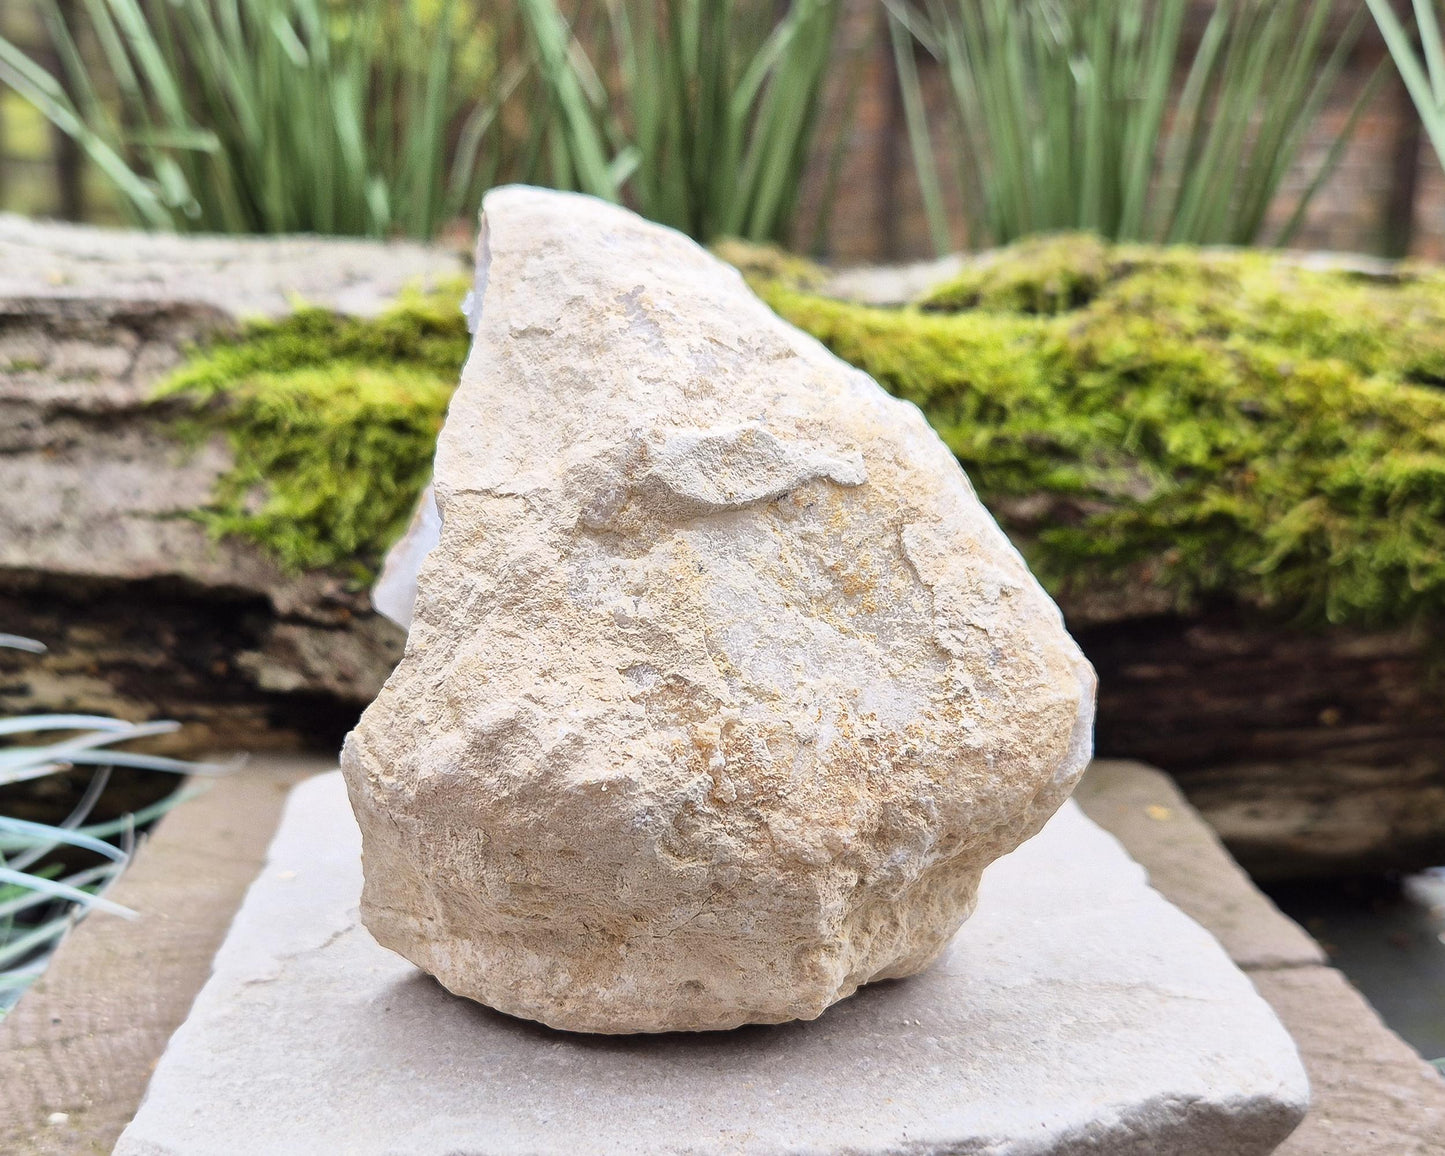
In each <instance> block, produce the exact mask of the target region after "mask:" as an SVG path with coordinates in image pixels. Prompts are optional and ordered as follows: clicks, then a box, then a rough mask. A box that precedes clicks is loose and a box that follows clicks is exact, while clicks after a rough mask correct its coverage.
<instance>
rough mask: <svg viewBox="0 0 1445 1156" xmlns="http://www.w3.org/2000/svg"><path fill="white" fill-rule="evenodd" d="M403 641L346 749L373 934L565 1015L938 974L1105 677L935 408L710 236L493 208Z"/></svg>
mask: <svg viewBox="0 0 1445 1156" xmlns="http://www.w3.org/2000/svg"><path fill="white" fill-rule="evenodd" d="M484 210H485V211H484V218H483V229H482V239H481V241H480V244H479V262H478V278H477V282H478V283H477V294H476V297H477V301H476V305H477V309H478V314H479V315H478V317H477V319H476V326H477V331H476V339H475V343H474V346H473V349H472V354H471V357H470V358H469V360H468V363H467V366H466V368H465V370H464V371H463V375H462V383H461V387H460V389H459V391H458V393H457V394H456V397H455V399H454V400H453V402H452V408H451V412H450V415H449V417H448V419H447V424H446V427H445V429H444V430H443V432H442V436H441V440H440V444H439V446H438V450H437V461H436V476H435V492H436V502H437V507H438V509H439V511H440V515H441V533H440V541H439V543H438V545H437V546H436V547H435V548H434V549H433V550H432V551H431V552H430V553H429V554H428V555H427V556H426V558H425V559H424V560H423V561H422V562H421V565H420V572H419V576H418V596H417V601H416V605H415V609H414V618H413V622H412V627H411V633H410V637H409V640H408V643H407V650H406V655H405V657H404V658H403V660H402V662H401V664H400V666H399V667H398V668H397V670H396V672H395V673H394V674H393V675H392V677H391V678H390V680H389V681H388V682H387V684H386V687H385V689H384V690H383V691H382V693H381V695H380V696H379V697H378V698H377V700H376V702H375V703H373V704H372V706H371V707H370V708H368V710H367V711H366V713H365V715H364V716H363V718H362V720H361V722H360V724H359V725H358V726H357V729H356V730H355V731H354V732H353V733H352V734H351V735H350V737H349V738H348V740H347V743H346V748H345V750H344V752H343V756H342V765H343V769H344V770H345V772H346V779H347V784H348V788H349V791H350V795H351V799H352V804H353V806H354V808H355V809H356V812H357V815H358V818H359V820H360V824H361V828H362V832H363V836H364V864H365V870H366V886H365V891H364V894H363V900H362V913H363V918H364V920H365V922H366V925H367V926H368V927H369V928H370V930H371V931H372V933H373V934H374V935H375V936H376V938H377V939H378V940H379V941H380V942H381V943H382V944H384V945H385V946H387V947H390V948H392V949H394V950H396V951H398V952H400V953H401V954H403V955H405V956H406V957H407V958H409V959H411V960H412V961H413V962H415V963H416V964H418V965H419V966H420V967H422V968H425V969H426V970H427V971H429V972H431V973H432V974H434V975H436V976H437V978H438V979H440V980H441V982H442V983H443V984H445V985H446V986H447V987H448V988H450V989H451V990H453V991H455V992H457V993H459V994H462V995H465V996H470V997H472V998H474V999H477V1000H480V1001H482V1002H483V1003H486V1004H489V1005H491V1006H492V1007H495V1008H497V1009H499V1010H501V1011H504V1012H509V1013H511V1014H514V1015H519V1016H525V1017H529V1018H532V1019H536V1020H540V1021H542V1022H544V1023H546V1024H549V1025H551V1026H553V1027H559V1028H567V1029H572V1030H577V1031H591V1032H656V1031H669V1030H679V1029H681V1030H692V1029H722V1028H731V1027H735V1026H737V1025H740V1024H744V1023H775V1022H780V1021H784V1020H791V1019H808V1018H812V1017H814V1016H817V1015H818V1014H819V1013H821V1012H822V1011H823V1009H825V1008H826V1007H828V1005H830V1004H832V1003H833V1002H835V1001H836V1000H839V999H842V998H843V997H845V996H847V995H849V994H850V993H852V992H853V991H854V990H856V989H857V987H858V986H859V985H861V984H864V983H868V982H869V981H872V980H878V979H886V978H894V977H900V976H906V975H909V974H911V973H913V972H916V971H919V970H920V969H922V968H924V967H926V966H927V965H928V964H929V963H930V962H931V961H932V960H933V959H934V958H935V957H936V956H937V955H938V953H939V952H940V951H941V949H942V948H943V946H944V945H945V944H946V943H947V942H948V940H949V939H950V937H951V936H952V935H953V934H954V932H955V931H956V930H957V929H958V927H959V926H960V924H961V923H962V922H963V921H964V920H965V919H966V918H967V917H968V915H969V913H970V911H971V910H972V907H973V904H974V899H975V894H976V890H977V886H978V880H979V876H980V874H981V872H982V871H983V869H984V867H986V866H987V865H988V864H989V863H990V862H992V861H993V860H994V859H996V858H997V857H999V856H1000V855H1003V854H1005V853H1007V852H1008V851H1010V850H1012V849H1013V848H1014V847H1015V846H1017V845H1018V844H1019V843H1020V842H1021V841H1022V840H1024V839H1026V838H1028V837H1029V836H1030V835H1032V834H1033V833H1035V832H1036V831H1037V830H1038V829H1039V828H1040V827H1041V826H1042V824H1043V823H1044V821H1045V820H1046V819H1047V818H1048V817H1049V816H1050V815H1051V814H1052V813H1053V812H1054V810H1055V809H1056V808H1057V807H1058V806H1059V805H1060V804H1061V803H1062V802H1063V800H1064V799H1065V798H1066V797H1067V795H1068V793H1069V791H1070V790H1071V789H1072V788H1073V785H1074V783H1075V781H1076V780H1077V778H1078V776H1079V775H1080V774H1081V773H1082V771H1083V769H1084V766H1085V763H1086V762H1087V760H1088V756H1089V752H1090V746H1091V729H1092V719H1093V698H1094V676H1093V671H1092V669H1091V668H1090V667H1089V665H1088V663H1087V662H1086V661H1085V660H1084V658H1083V657H1082V655H1081V654H1080V652H1079V650H1078V648H1077V647H1076V646H1075V645H1074V643H1073V641H1072V640H1071V639H1070V638H1069V636H1068V634H1067V633H1066V632H1065V630H1064V627H1063V624H1062V619H1061V617H1060V615H1059V612H1058V610H1057V609H1056V608H1055V607H1054V605H1053V604H1052V603H1051V602H1050V601H1049V599H1048V597H1047V596H1046V595H1045V594H1044V592H1043V590H1042V589H1041V588H1040V587H1039V586H1038V584H1037V583H1036V582H1035V581H1034V579H1033V578H1032V576H1031V575H1030V574H1029V572H1028V570H1027V568H1026V567H1025V565H1024V563H1023V561H1022V560H1021V559H1020V557H1019V555H1018V554H1017V553H1016V551H1015V550H1014V549H1013V547H1012V546H1011V545H1010V544H1009V542H1008V540H1007V539H1006V538H1005V537H1004V535H1003V534H1002V533H1001V532H1000V530H999V529H998V527H997V526H996V525H995V524H994V522H993V520H992V519H991V518H990V517H989V515H988V513H987V512H986V511H985V510H984V508H983V507H982V506H981V505H980V504H979V502H978V500H977V499H976V497H975V496H974V494H973V491H972V489H971V487H970V486H969V484H968V480H967V479H966V478H965V477H964V475H963V473H962V471H961V470H960V469H959V467H958V465H957V463H956V462H955V461H954V459H953V457H952V456H951V455H950V454H949V452H948V450H947V449H946V448H945V447H944V446H943V444H942V443H941V442H940V441H939V440H938V438H937V437H936V436H935V435H934V433H933V432H932V431H931V430H930V429H929V427H928V425H927V424H926V423H925V421H924V420H923V417H922V415H921V414H920V413H919V412H918V410H917V409H915V408H914V407H913V406H911V405H908V404H906V403H903V402H900V401H897V400H895V399H893V398H890V397H889V396H888V395H887V394H885V393H884V392H883V391H882V390H881V389H880V388H878V386H877V385H876V384H874V382H873V381H872V380H870V379H869V378H868V377H867V376H865V375H864V374H862V373H860V372H858V371H857V370H854V369H852V368H850V367H848V366H846V365H844V364H843V363H842V362H840V361H838V360H837V359H835V358H834V357H833V356H832V355H831V354H829V353H828V352H827V351H826V350H825V349H823V347H822V346H821V345H819V344H818V343H817V342H815V341H813V340H812V339H811V338H809V337H807V336H805V335H803V334H801V333H800V332H798V331H797V330H794V329H793V328H791V327H790V326H789V325H787V324H786V323H785V322H783V321H781V320H780V319H779V318H777V317H776V316H775V315H774V314H772V312H771V311H769V310H768V309H767V308H766V307H765V306H764V305H763V304H762V303H761V302H759V301H758V300H757V299H756V298H754V297H753V296H752V295H751V294H750V293H749V292H748V290H747V289H746V288H745V287H744V285H743V283H742V281H741V278H740V277H739V276H738V275H737V273H736V272H735V271H733V270H732V269H731V268H729V267H727V266H725V265H723V264H722V263H720V262H719V261H717V260H716V259H714V258H713V257H711V256H710V255H709V254H708V253H707V252H706V251H704V250H703V249H702V248H700V247H699V246H697V245H695V244H694V243H693V242H692V241H690V240H688V239H686V238H685V237H683V236H681V235H679V234H677V233H675V232H672V231H671V230H668V229H664V228H662V227H660V226H657V225H653V224H649V223H647V222H645V221H643V220H641V219H640V218H638V217H636V216H634V215H633V214H631V213H628V212H626V211H625V210H623V209H619V208H616V207H613V206H609V205H605V204H603V203H601V202H598V201H594V200H590V199H587V198H583V197H578V196H575V195H570V194H562V193H552V192H542V191H539V190H535V189H526V188H508V189H502V190H499V191H496V192H493V193H492V194H490V195H489V196H488V198H487V201H486V204H485V206H484Z"/></svg>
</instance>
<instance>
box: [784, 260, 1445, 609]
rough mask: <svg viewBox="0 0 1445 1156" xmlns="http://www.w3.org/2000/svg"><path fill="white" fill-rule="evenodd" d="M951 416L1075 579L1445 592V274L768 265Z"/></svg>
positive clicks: (898, 389) (1029, 544)
mask: <svg viewBox="0 0 1445 1156" xmlns="http://www.w3.org/2000/svg"><path fill="white" fill-rule="evenodd" d="M756 284H757V287H758V289H759V291H760V292H761V293H762V294H763V295H764V296H765V297H766V298H767V300H768V301H769V302H770V304H772V306H773V307H774V308H775V309H777V310H778V311H779V312H780V313H781V314H782V315H783V316H785V317H787V318H788V319H789V320H790V321H792V322H793V323H794V324H796V325H798V326H800V327H801V328H803V329H805V330H807V331H808V332H810V333H812V334H814V335H815V336H817V337H818V338H819V339H820V340H822V341H823V343H824V344H825V345H827V346H828V347H829V348H831V349H832V350H833V351H834V352H835V353H837V354H838V355H839V356H840V357H842V358H844V359H845V360H847V361H850V362H852V363H853V364H855V365H857V366H860V367H861V368H863V369H865V370H867V371H868V372H869V373H870V374H872V375H873V376H874V377H875V378H876V379H877V380H878V381H879V382H880V383H881V384H883V385H884V386H885V387H886V388H887V389H889V390H890V391H891V392H893V393H895V394H897V395H898V396H900V397H904V398H907V399H908V400H910V401H913V402H916V403H917V404H918V405H919V406H920V407H921V408H922V409H923V411H924V412H925V413H926V414H927V415H928V418H929V420H930V421H931V422H932V423H933V425H934V428H935V429H937V430H938V432H939V434H940V435H941V436H942V437H943V439H944V441H946V442H947V443H948V445H949V447H950V448H951V449H952V450H953V451H954V453H955V454H956V455H957V456H958V458H959V460H960V461H961V462H962V463H963V465H964V467H965V469H966V470H967V471H968V473H969V475H970V476H971V477H972V479H973V481H974V484H975V485H976V486H977V488H978V489H979V491H980V493H981V495H982V496H983V498H984V500H985V502H987V503H989V504H990V506H991V507H992V508H993V509H994V511H995V512H996V513H997V514H998V515H999V517H1000V520H1001V521H1002V522H1003V523H1004V525H1005V528H1007V529H1009V530H1010V531H1011V532H1012V533H1013V534H1014V536H1015V538H1016V539H1017V540H1018V541H1020V543H1021V544H1022V545H1023V547H1024V550H1025V552H1026V553H1027V554H1028V555H1029V558H1030V562H1031V563H1032V564H1033V565H1034V567H1035V569H1036V570H1037V571H1038V572H1039V573H1040V575H1041V576H1042V577H1043V579H1044V581H1045V583H1046V584H1047V585H1049V586H1050V587H1051V588H1053V589H1054V590H1055V591H1056V592H1058V591H1060V590H1067V589H1069V588H1070V587H1078V586H1080V585H1091V584H1108V583H1111V582H1117V581H1121V580H1125V579H1127V580H1129V581H1135V582H1137V581H1139V580H1140V579H1141V578H1142V580H1144V581H1147V582H1148V583H1151V584H1153V585H1154V586H1155V587H1157V588H1160V589H1162V590H1164V591H1167V592H1168V593H1169V595H1170V596H1171V598H1172V599H1173V601H1174V602H1175V603H1176V604H1177V605H1179V606H1180V607H1181V608H1182V607H1185V606H1188V605H1190V604H1192V603H1194V602H1196V601H1197V600H1198V599H1199V598H1201V597H1204V596H1210V595H1225V596H1228V597H1230V598H1232V599H1235V600H1238V601H1241V602H1244V603H1247V604H1250V605H1255V606H1262V607H1267V608H1269V609H1271V610H1275V611H1280V612H1283V613H1286V614H1288V615H1290V616H1292V617H1298V618H1300V619H1302V620H1317V621H1320V620H1323V621H1330V622H1339V623H1352V624H1356V625H1361V626H1367V627H1379V626H1388V625H1395V624H1400V623H1405V622H1409V621H1411V620H1413V619H1415V618H1417V617H1419V616H1421V615H1428V616H1434V615H1438V614H1440V613H1441V612H1442V611H1445V390H1442V389H1441V385H1442V383H1445V277H1442V275H1441V274H1440V273H1438V272H1436V271H1433V270H1408V269H1407V270H1401V271H1399V272H1398V273H1397V274H1395V275H1393V276H1391V277H1388V278H1378V277H1369V276H1363V275H1358V274H1354V273H1350V272H1343V271H1321V270H1315V269H1309V268H1305V267H1302V266H1301V265H1299V264H1296V263H1292V262H1290V261H1288V260H1284V259H1281V258H1279V257H1276V256H1271V255H1266V254H1259V253H1212V252H1205V253H1200V252H1198V251H1190V250H1168V249H1149V248H1141V247H1119V248H1115V249H1109V248H1106V247H1105V246H1104V245H1102V244H1101V243H1099V242H1098V241H1096V240H1094V239H1093V238H1087V237H1084V238H1079V237H1069V238H1046V239H1043V240H1041V241H1038V242H1034V243H1026V244H1023V245H1020V246H1015V247H1014V248H1012V249H1008V250H1003V251H1001V252H1000V253H998V254H995V255H994V256H993V257H992V258H991V259H990V260H988V261H987V262H985V263H982V264H980V265H979V266H977V267H975V268H971V269H969V270H968V271H967V272H966V273H965V274H964V275H963V276H961V277H960V278H958V279H957V280H955V281H953V282H952V283H950V284H947V285H944V286H941V287H940V288H938V289H937V290H936V291H934V292H933V293H931V294H930V295H929V296H928V297H927V298H926V299H925V300H924V301H922V302H920V303H919V305H918V306H917V307H916V308H911V309H905V310H882V309H868V308H863V307H859V306H856V305H852V304H848V303H845V302H839V301H833V300H828V299H826V298H823V297H819V296H817V295H814V294H811V293H808V292H805V291H801V290H799V289H797V288H795V287H793V286H792V285H791V284H789V283H788V282H786V281H784V280H781V279H768V278H763V279H759V280H757V281H756Z"/></svg>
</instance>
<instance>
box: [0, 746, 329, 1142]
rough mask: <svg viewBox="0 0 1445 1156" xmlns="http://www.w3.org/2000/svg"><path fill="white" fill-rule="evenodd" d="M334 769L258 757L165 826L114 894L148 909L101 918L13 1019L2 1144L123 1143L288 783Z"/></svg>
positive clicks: (1, 1096)
mask: <svg viewBox="0 0 1445 1156" xmlns="http://www.w3.org/2000/svg"><path fill="white" fill-rule="evenodd" d="M334 766H335V763H334V762H331V763H330V764H328V763H326V762H323V761H321V760H319V759H299V758H296V757H294V756H293V757H282V758H276V757H261V758H256V759H252V760H251V761H250V762H249V763H248V764H247V765H246V767H245V769H244V770H242V771H240V772H238V773H236V774H234V775H230V776H227V777H225V778H221V779H216V780H214V781H212V783H211V784H210V786H209V789H207V790H205V791H204V792H202V793H200V794H199V795H198V796H197V797H196V798H194V799H190V800H188V801H186V802H184V803H182V804H181V805H180V806H178V807H177V808H176V809H174V810H173V811H171V812H169V813H168V814H167V815H166V816H165V817H164V818H163V819H162V820H161V821H160V823H159V824H158V825H157V826H156V827H155V828H154V829H153V830H152V831H151V833H150V835H149V836H148V837H147V838H146V839H145V841H144V842H143V843H142V844H141V845H140V846H139V847H138V848H137V850H136V858H135V861H134V862H133V863H132V865H131V866H130V867H128V868H126V871H125V874H124V875H123V876H121V878H120V879H119V880H118V881H117V882H116V884H115V886H114V887H113V888H112V889H111V891H110V892H109V895H110V897H111V898H112V899H114V900H115V901H116V902H117V903H120V904H122V905H123V906H126V907H129V908H130V909H131V910H132V911H134V912H136V914H137V916H138V918H136V919H122V918H120V917H118V916H114V915H109V914H106V913H105V912H95V913H93V914H92V915H90V916H88V917H87V918H86V919H85V920H84V921H83V922H82V923H81V924H80V925H79V926H78V927H76V928H75V930H74V931H72V932H71V934H70V935H69V936H68V937H67V938H66V940H65V942H64V943H63V944H62V945H61V946H60V949H59V951H58V953H57V954H56V956H55V958H54V959H53V960H52V961H51V963H50V966H49V967H48V968H47V969H46V971H45V974H44V975H43V976H41V977H40V979H39V980H37V981H36V982H35V984H34V986H32V987H31V988H30V990H29V991H27V992H26V993H25V995H24V996H22V997H21V999H20V1002H19V1003H18V1004H16V1006H15V1008H14V1009H13V1010H12V1011H11V1012H9V1014H7V1015H6V1016H5V1017H4V1018H3V1019H0V1152H4V1153H7V1154H11V1153H14V1154H17V1156H18V1154H19V1153H24V1154H25V1156H90V1154H100V1153H108V1152H109V1151H110V1150H111V1149H112V1148H113V1147H114V1146H115V1142H116V1140H117V1138H118V1137H119V1136H120V1133H121V1130H122V1129H123V1128H124V1127H125V1126H126V1125H127V1124H129V1123H130V1120H131V1117H132V1116H134V1115H135V1110H136V1106H137V1105H138V1104H139V1103H140V1100H141V1096H142V1095H143V1094H144V1093H145V1088H146V1083H147V1081H149V1079H150V1077H151V1073H152V1072H153V1071H154V1070H155V1064H156V1061H157V1060H158V1059H159V1058H160V1055H161V1052H162V1051H163V1050H164V1049H165V1046H166V1041H167V1040H169V1039H170V1037H171V1033H173V1032H174V1031H175V1030H176V1028H177V1027H179V1026H180V1024H181V1022H182V1021H183V1020H184V1019H185V1018H186V1014H187V1013H188V1012H189V1011H190V1008H191V1004H192V1002H193V1001H194V1000H195V998H196V993H197V992H198V991H199V990H200V989H201V985H202V984H204V983H205V982H206V979H207V978H208V977H209V975H210V971H211V960H212V959H213V958H214V957H215V954H216V949H217V948H218V947H219V946H220V945H221V941H222V940H223V939H224V938H225V937H226V933H227V929H228V928H229V927H230V924H231V920H232V917H233V916H234V915H235V913H236V908H237V907H239V906H240V904H241V900H242V898H243V897H244V896H245V894H246V890H247V888H248V887H249V886H250V885H251V883H252V881H253V880H254V879H255V877H256V872H257V871H259V870H260V868H261V865H262V863H264V862H265V859H266V849H267V846H268V844H269V843H270V842H271V836H272V835H273V834H274V833H275V830H276V825H277V823H278V822H279V820H280V817H281V809H282V805H283V804H284V803H285V801H286V798H287V792H288V791H289V789H290V788H291V787H292V786H294V785H295V784H296V783H297V782H298V781H300V780H301V779H303V778H305V777H307V776H314V775H315V774H317V773H318V772H319V771H327V770H330V769H331V768H332V767H334ZM298 1156H299V1154H298Z"/></svg>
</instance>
